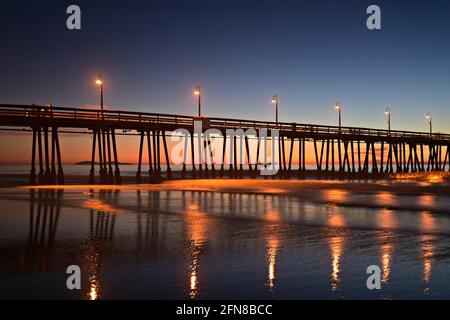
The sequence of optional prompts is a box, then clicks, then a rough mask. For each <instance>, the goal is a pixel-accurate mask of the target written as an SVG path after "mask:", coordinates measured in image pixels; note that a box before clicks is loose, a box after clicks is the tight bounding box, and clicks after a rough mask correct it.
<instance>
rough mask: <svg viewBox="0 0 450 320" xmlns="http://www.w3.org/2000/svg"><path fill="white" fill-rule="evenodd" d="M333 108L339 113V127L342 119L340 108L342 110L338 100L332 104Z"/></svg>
mask: <svg viewBox="0 0 450 320" xmlns="http://www.w3.org/2000/svg"><path fill="white" fill-rule="evenodd" d="M334 108H335V109H336V110H337V111H338V113H339V129H340V128H341V126H342V120H341V110H342V107H341V103H340V102H339V101H338V102H336V105H335V106H334Z"/></svg>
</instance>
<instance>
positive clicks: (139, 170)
mask: <svg viewBox="0 0 450 320" xmlns="http://www.w3.org/2000/svg"><path fill="white" fill-rule="evenodd" d="M143 147H144V131H141V134H140V140H139V155H138V169H137V172H136V180H137V182H138V183H139V182H140V180H141V168H142V149H143Z"/></svg>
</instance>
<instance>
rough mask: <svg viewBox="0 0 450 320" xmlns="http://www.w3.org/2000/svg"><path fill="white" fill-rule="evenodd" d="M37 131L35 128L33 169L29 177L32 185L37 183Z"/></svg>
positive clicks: (32, 157)
mask: <svg viewBox="0 0 450 320" xmlns="http://www.w3.org/2000/svg"><path fill="white" fill-rule="evenodd" d="M36 135H37V132H36V129H35V128H33V142H32V145H31V169H30V176H29V183H30V184H31V185H33V184H35V183H36Z"/></svg>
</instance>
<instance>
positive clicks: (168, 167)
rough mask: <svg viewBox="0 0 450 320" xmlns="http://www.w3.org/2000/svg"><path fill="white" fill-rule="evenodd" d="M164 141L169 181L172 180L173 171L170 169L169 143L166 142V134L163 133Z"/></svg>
mask: <svg viewBox="0 0 450 320" xmlns="http://www.w3.org/2000/svg"><path fill="white" fill-rule="evenodd" d="M162 139H163V144H164V154H165V156H166V177H167V178H168V179H171V178H172V169H171V168H170V159H169V152H168V150H167V142H166V134H165V132H163V133H162Z"/></svg>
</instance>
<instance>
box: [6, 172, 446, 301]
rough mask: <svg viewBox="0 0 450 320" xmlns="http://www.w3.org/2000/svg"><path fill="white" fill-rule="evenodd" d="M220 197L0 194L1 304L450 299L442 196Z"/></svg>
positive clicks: (324, 193) (332, 192)
mask: <svg viewBox="0 0 450 320" xmlns="http://www.w3.org/2000/svg"><path fill="white" fill-rule="evenodd" d="M236 183H237V184H239V183H241V182H239V181H237V182H236ZM280 183H282V181H281V182H280ZM214 191H215V190H209V191H208V190H203V191H177V190H170V191H167V190H153V189H151V188H150V190H145V188H144V189H139V190H133V189H132V188H125V187H124V188H123V189H121V188H114V189H113V188H111V189H108V187H104V188H102V189H100V190H99V189H90V188H89V186H86V187H81V188H75V189H71V188H67V189H58V190H55V189H31V190H29V189H17V188H7V189H6V188H4V189H0V208H1V210H0V257H1V259H0V283H1V285H2V288H3V289H4V290H1V291H0V298H1V299H17V298H21V299H221V298H226V299H405V298H412V299H442V298H444V299H445V298H449V297H450V274H449V270H450V216H449V208H450V198H449V197H448V196H446V195H433V194H422V195H399V194H396V193H388V192H375V193H362V192H357V191H355V192H349V191H343V190H339V189H322V190H313V191H311V193H310V196H307V197H302V196H292V195H285V194H279V195H277V194H273V195H267V194H258V193H254V192H242V191H241V192H214ZM311 195H312V196H311ZM70 265H77V266H79V267H80V269H81V290H68V289H67V286H66V280H67V277H68V274H67V273H66V270H67V267H68V266H70ZM370 265H377V266H379V268H380V270H381V284H382V286H381V289H380V290H369V289H368V288H367V285H366V281H367V278H368V276H369V275H368V274H367V273H366V269H367V267H368V266H370Z"/></svg>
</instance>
